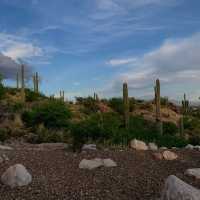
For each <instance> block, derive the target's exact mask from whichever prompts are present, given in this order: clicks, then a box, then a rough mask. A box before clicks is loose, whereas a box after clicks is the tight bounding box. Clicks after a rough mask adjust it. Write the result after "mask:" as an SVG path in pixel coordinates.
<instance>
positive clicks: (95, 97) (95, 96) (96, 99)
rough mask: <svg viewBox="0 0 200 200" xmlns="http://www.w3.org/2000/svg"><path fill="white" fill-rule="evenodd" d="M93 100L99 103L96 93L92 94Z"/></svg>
mask: <svg viewBox="0 0 200 200" xmlns="http://www.w3.org/2000/svg"><path fill="white" fill-rule="evenodd" d="M94 100H95V101H99V97H98V94H97V93H94Z"/></svg>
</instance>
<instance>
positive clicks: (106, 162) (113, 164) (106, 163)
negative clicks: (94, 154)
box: [103, 158, 117, 167]
mask: <svg viewBox="0 0 200 200" xmlns="http://www.w3.org/2000/svg"><path fill="white" fill-rule="evenodd" d="M103 165H104V167H117V163H116V162H114V161H113V160H111V159H110V158H108V159H103Z"/></svg>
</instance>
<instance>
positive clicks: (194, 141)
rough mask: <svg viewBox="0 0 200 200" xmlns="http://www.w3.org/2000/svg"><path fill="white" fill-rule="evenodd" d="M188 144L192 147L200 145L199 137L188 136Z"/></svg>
mask: <svg viewBox="0 0 200 200" xmlns="http://www.w3.org/2000/svg"><path fill="white" fill-rule="evenodd" d="M188 143H189V144H192V145H200V135H199V134H196V135H192V136H190V137H189V140H188Z"/></svg>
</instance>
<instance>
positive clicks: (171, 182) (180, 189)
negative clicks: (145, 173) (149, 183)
mask: <svg viewBox="0 0 200 200" xmlns="http://www.w3.org/2000/svg"><path fill="white" fill-rule="evenodd" d="M161 200H200V190H198V189H196V188H194V187H192V186H191V185H189V184H187V183H185V182H183V181H182V180H180V179H179V178H177V177H176V176H174V175H171V176H169V177H168V178H167V180H166V182H165V187H164V190H163V191H162V196H161Z"/></svg>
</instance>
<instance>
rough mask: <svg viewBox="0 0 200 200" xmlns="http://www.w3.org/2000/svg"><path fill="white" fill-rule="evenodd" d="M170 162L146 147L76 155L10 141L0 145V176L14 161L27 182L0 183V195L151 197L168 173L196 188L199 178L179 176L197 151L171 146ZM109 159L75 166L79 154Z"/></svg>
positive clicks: (81, 199)
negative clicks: (8, 145) (106, 164)
mask: <svg viewBox="0 0 200 200" xmlns="http://www.w3.org/2000/svg"><path fill="white" fill-rule="evenodd" d="M173 151H174V152H176V153H177V154H178V159H177V160H174V161H166V160H156V159H155V158H154V157H153V156H152V152H151V151H135V150H97V151H89V152H88V151H87V152H85V151H84V152H82V153H80V154H74V153H72V152H67V151H66V150H65V149H63V148H58V147H56V146H54V147H50V146H48V145H47V146H41V145H39V146H38V145H36V146H35V145H25V144H21V145H16V146H15V147H14V150H12V151H8V150H0V155H3V154H6V156H7V157H8V158H9V160H8V159H7V160H4V162H2V163H0V175H2V174H3V172H4V171H5V170H6V169H7V168H8V167H9V166H11V165H14V164H17V163H20V164H23V165H24V166H25V167H26V168H27V170H28V171H29V172H30V174H32V178H33V180H32V183H31V184H30V185H28V186H24V187H20V188H14V189H11V188H9V187H8V186H5V185H3V184H2V183H0V199H2V200H11V199H12V200H13V199H15V200H25V199H29V200H30V199H37V200H44V199H45V200H46V199H56V200H58V199H60V200H62V199H66V200H90V199H95V200H98V199H101V200H107V199H114V200H118V199H119V200H129V199H130V200H156V199H157V198H159V197H160V193H161V190H162V188H163V186H164V182H165V180H166V178H167V177H168V176H169V175H172V174H173V175H176V176H177V177H179V178H181V179H182V180H184V181H185V182H187V183H189V184H191V185H193V186H195V187H196V188H199V189H200V180H195V179H194V178H191V177H187V176H186V175H184V172H185V170H187V169H188V168H199V167H200V151H196V150H173ZM84 158H86V159H93V158H111V159H112V160H114V161H115V162H116V163H117V165H118V166H117V167H113V168H106V167H100V168H98V169H94V170H85V169H79V163H80V161H81V160H82V159H84Z"/></svg>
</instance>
